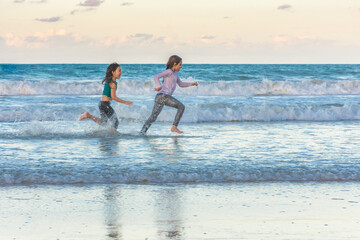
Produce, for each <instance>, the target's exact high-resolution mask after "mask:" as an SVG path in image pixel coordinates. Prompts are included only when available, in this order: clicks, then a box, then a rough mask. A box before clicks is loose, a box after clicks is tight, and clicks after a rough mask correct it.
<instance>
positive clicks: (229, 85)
mask: <svg viewBox="0 0 360 240" xmlns="http://www.w3.org/2000/svg"><path fill="white" fill-rule="evenodd" d="M195 80H196V79H193V78H191V77H190V78H188V79H184V81H195ZM153 87H154V83H153V82H148V81H147V82H141V81H134V80H120V81H119V84H118V93H119V94H133V95H142V94H152V93H154V91H153ZM102 89H103V86H102V84H101V83H99V82H85V83H84V82H55V81H48V82H44V81H42V82H33V81H16V82H13V81H3V82H1V83H0V96H24V95H100V94H101V91H102ZM176 94H181V95H194V96H299V95H302V96H307V95H356V94H360V80H352V81H351V80H342V81H323V80H303V81H271V80H267V79H263V80H262V81H261V82H256V81H217V82H204V81H200V85H199V86H198V87H191V88H186V89H183V88H180V87H178V89H177V90H176Z"/></svg>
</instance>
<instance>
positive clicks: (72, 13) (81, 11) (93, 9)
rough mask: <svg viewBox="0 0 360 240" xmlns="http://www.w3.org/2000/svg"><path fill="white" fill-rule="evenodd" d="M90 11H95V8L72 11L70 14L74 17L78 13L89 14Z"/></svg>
mask: <svg viewBox="0 0 360 240" xmlns="http://www.w3.org/2000/svg"><path fill="white" fill-rule="evenodd" d="M90 11H95V8H85V9H74V10H72V11H71V12H70V14H71V15H75V14H76V13H78V12H80V13H83V12H90Z"/></svg>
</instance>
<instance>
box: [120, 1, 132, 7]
mask: <svg viewBox="0 0 360 240" xmlns="http://www.w3.org/2000/svg"><path fill="white" fill-rule="evenodd" d="M133 4H134V3H132V2H123V3H122V4H121V6H124V7H125V6H131V5H133Z"/></svg>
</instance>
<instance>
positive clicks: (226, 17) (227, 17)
mask: <svg viewBox="0 0 360 240" xmlns="http://www.w3.org/2000/svg"><path fill="white" fill-rule="evenodd" d="M231 18H232V17H229V16H225V17H223V19H231Z"/></svg>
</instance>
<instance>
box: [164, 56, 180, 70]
mask: <svg viewBox="0 0 360 240" xmlns="http://www.w3.org/2000/svg"><path fill="white" fill-rule="evenodd" d="M181 61H182V58H181V57H179V56H177V55H172V56H171V57H169V60H168V62H167V64H166V69H171V68H172V67H173V66H174V64H178V63H179V62H181Z"/></svg>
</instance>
